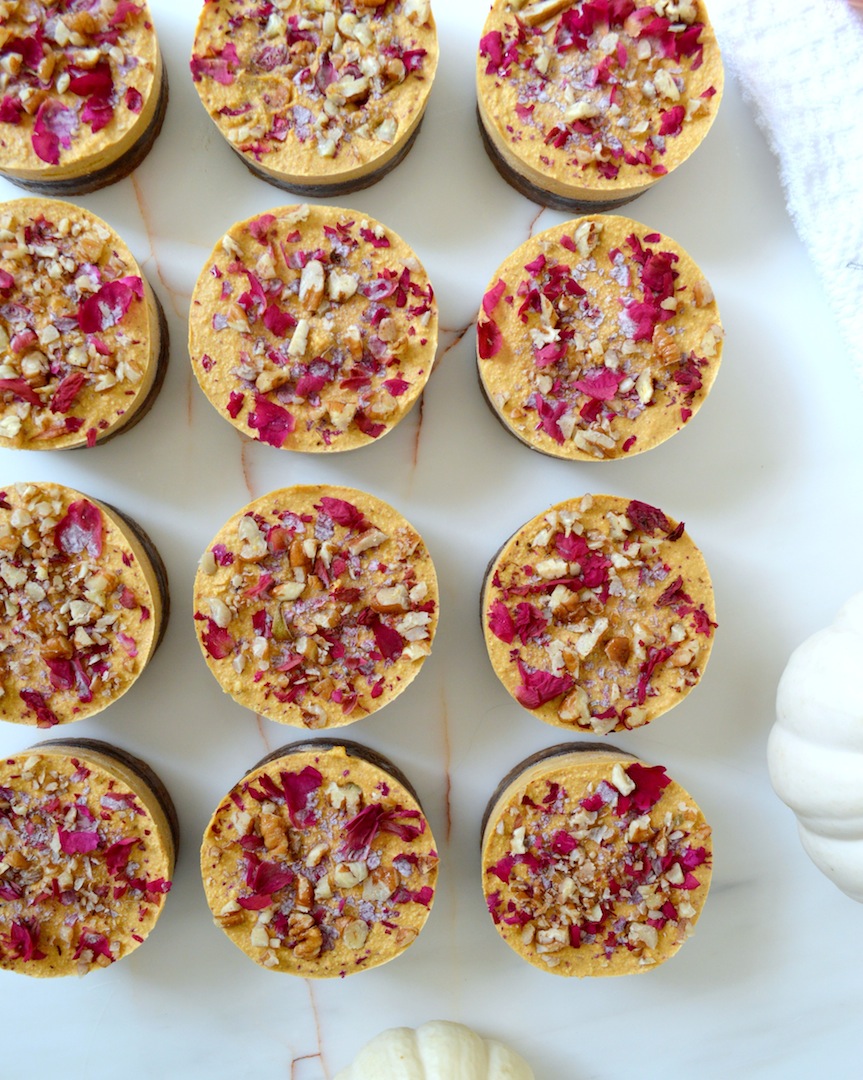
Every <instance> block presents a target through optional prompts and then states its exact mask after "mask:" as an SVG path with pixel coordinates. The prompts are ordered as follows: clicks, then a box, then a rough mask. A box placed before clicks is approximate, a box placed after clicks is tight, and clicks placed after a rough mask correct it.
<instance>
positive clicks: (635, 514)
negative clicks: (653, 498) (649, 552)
mask: <svg viewBox="0 0 863 1080" xmlns="http://www.w3.org/2000/svg"><path fill="white" fill-rule="evenodd" d="M626 516H627V517H628V518H629V520H630V521H631V522H632V526H633V528H635V529H640V530H641V531H642V532H644V533H647V535H648V536H653V535H654V533H655V532H656V531H657V530H659V531H660V532H668V531H669V530H670V528H671V523H670V522H669V520H668V518H667V517H666V516H665V514H663V512H662V511H661V510H659V509H658V508H657V507H655V506H650V505H649V503H645V502H639V500H638V499H632V500H631V502H630V503H629V505H628V506H627V508H626Z"/></svg>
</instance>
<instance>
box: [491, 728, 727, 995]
mask: <svg viewBox="0 0 863 1080" xmlns="http://www.w3.org/2000/svg"><path fill="white" fill-rule="evenodd" d="M712 859H713V848H712V841H711V831H710V826H709V825H708V824H707V823H706V821H705V820H704V815H703V814H702V812H701V810H700V808H699V807H698V805H697V803H696V802H695V801H694V799H693V798H692V796H691V795H689V793H688V792H686V791H685V790H684V789H683V788H682V787H681V786H680V785H679V784H677V783H675V782H674V781H673V780H672V779H671V778H670V777H669V776H668V775H667V774H666V771H665V769H664V767H663V766H661V765H647V764H646V763H645V762H643V761H639V760H637V759H636V758H634V757H632V756H630V755H629V754H624V753H622V752H621V751H619V750H615V749H612V748H611V747H608V748H606V747H602V748H595V747H593V746H591V745H589V744H587V745H584V746H582V747H572V746H565V745H563V746H555V747H551V748H550V749H549V750H546V751H543V752H541V753H539V754H535V755H534V756H533V757H531V758H529V759H528V760H527V761H524V762H522V763H521V765H519V766H517V767H516V768H515V769H514V770H513V771H512V772H511V773H510V774H509V775H508V776H507V777H506V778H505V779H504V781H503V782H502V783H501V785H500V787H499V788H498V790H497V792H496V793H495V795H494V796H493V797H492V800H491V802H490V803H489V807H488V810H487V811H486V819H485V821H484V823H483V839H482V873H483V889H484V891H485V896H486V903H487V905H488V910H489V913H490V914H491V917H492V919H493V920H494V924H495V927H496V929H497V931H498V933H499V934H500V936H501V937H502V938H503V939H504V941H506V943H507V944H508V945H509V946H510V947H511V948H512V949H514V950H515V952H516V953H517V954H518V955H519V956H521V957H522V958H523V959H524V960H526V961H527V962H528V963H530V964H533V965H534V966H535V967H538V968H539V969H540V970H543V971H551V972H553V973H554V974H555V975H564V976H566V975H569V976H571V975H575V976H578V977H581V976H584V975H630V974H637V973H638V972H643V971H650V970H651V969H652V968H654V967H656V965H657V964H661V963H663V962H664V961H665V960H668V959H669V958H670V957H671V956H673V955H674V953H676V952H677V950H678V949H679V948H680V946H681V945H682V944H683V942H684V941H686V939H687V938H688V937H689V936H690V935H691V934H692V932H693V929H694V927H695V923H696V921H697V920H698V918H699V916H700V915H701V912H702V909H703V907H704V902H705V900H706V899H707V892H708V889H709V888H710V880H711V876H712Z"/></svg>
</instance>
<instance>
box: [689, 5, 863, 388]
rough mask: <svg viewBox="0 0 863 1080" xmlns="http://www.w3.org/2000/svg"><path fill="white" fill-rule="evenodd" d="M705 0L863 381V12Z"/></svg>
mask: <svg viewBox="0 0 863 1080" xmlns="http://www.w3.org/2000/svg"><path fill="white" fill-rule="evenodd" d="M707 6H708V11H709V12H710V17H711V21H712V22H713V24H714V27H715V29H716V33H717V37H718V38H719V43H720V47H721V48H722V51H723V57H724V59H725V63H726V65H727V67H728V68H729V69H730V71H731V72H732V73H733V74H734V75H735V76H736V78H737V80H738V82H739V84H740V86H741V88H742V90H743V94H744V97H745V98H746V99H747V100H748V101H749V102H750V104H751V105H752V107H753V108H754V111H755V117H756V120H757V122H758V124H759V125H760V127H761V128H762V129H763V130H764V132H765V134H766V136H767V139H768V142H769V144H770V147H771V149H772V150H773V152H774V153H775V154H776V156H777V158H778V159H779V173H780V177H781V180H782V185H783V187H784V189H785V195H786V201H787V204H788V210H789V213H790V215H791V218H792V220H793V222H794V225H795V227H796V229H797V231H798V233H799V234H800V237H801V239H802V240H803V243H804V244H805V246H806V248H807V249H808V251H809V253H810V255H811V257H812V261H813V263H814V265H815V268H816V271H817V272H818V274H819V276H820V277H821V279H822V280H823V282H824V287H825V291H826V293H827V298H828V301H829V304H830V308H831V310H832V311H833V313H834V315H835V317H836V322H837V325H838V327H839V329H840V331H841V333H842V336H843V338H844V340H845V342H846V344H847V346H848V350H849V353H850V356H851V359H852V361H853V362H854V365H855V368H856V370H857V373H858V375H859V376H860V378H861V380H863V333H861V327H860V323H861V317H863V11H861V10H859V8H858V7H857V5H856V4H853V5H852V3H849V2H848V0H708V5H707Z"/></svg>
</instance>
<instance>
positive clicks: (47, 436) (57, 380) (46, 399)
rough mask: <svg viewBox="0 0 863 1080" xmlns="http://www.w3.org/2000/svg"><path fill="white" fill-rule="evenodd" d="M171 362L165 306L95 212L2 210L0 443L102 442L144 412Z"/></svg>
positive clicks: (32, 207) (52, 206)
mask: <svg viewBox="0 0 863 1080" xmlns="http://www.w3.org/2000/svg"><path fill="white" fill-rule="evenodd" d="M166 360H167V340H166V333H165V327H164V325H163V323H162V321H161V317H160V309H159V305H158V301H157V300H156V298H155V295H154V294H153V292H152V290H151V289H150V286H149V285H148V284H147V282H146V280H145V279H144V277H143V276H142V274H141V270H140V268H139V266H138V263H137V262H136V260H135V258H134V256H133V255H132V253H131V252H130V251H129V249H128V248H127V247H126V245H125V244H124V243H123V242H122V241H121V240H120V238H119V237H118V236H117V235H116V233H115V232H114V231H113V230H112V229H111V228H110V226H108V225H107V224H106V223H105V222H104V221H102V220H101V219H100V218H98V217H96V215H95V214H91V213H90V212H89V211H88V210H84V209H82V208H81V207H79V206H74V205H72V204H71V203H67V202H60V201H58V200H53V199H40V198H25V199H15V200H13V201H12V202H8V203H5V204H4V205H3V206H2V207H0V446H3V447H7V448H9V449H24V450H56V449H70V448H74V447H84V446H95V445H96V444H97V443H99V442H102V441H104V440H106V439H107V438H109V437H110V436H112V435H114V434H116V433H118V432H119V431H120V430H122V429H123V428H128V427H129V426H130V425H131V424H132V423H133V422H135V421H137V420H138V419H140V418H141V417H142V416H143V415H144V414H145V413H146V411H147V409H148V407H149V406H150V404H151V403H152V400H153V397H154V395H155V394H156V393H157V392H158V389H159V385H160V383H161V379H162V376H163V374H164V370H163V369H164V364H165V362H166Z"/></svg>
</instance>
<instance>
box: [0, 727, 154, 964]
mask: <svg viewBox="0 0 863 1080" xmlns="http://www.w3.org/2000/svg"><path fill="white" fill-rule="evenodd" d="M144 789H145V785H144V783H143V781H140V785H139V784H132V782H131V778H130V777H129V776H128V770H126V771H124V772H123V773H121V774H119V775H115V774H114V773H113V772H112V770H111V769H110V767H109V765H108V764H106V763H105V762H104V761H102V762H101V763H98V764H97V763H95V762H94V761H92V760H91V759H90V756H89V755H88V754H87V752H86V751H82V752H81V753H80V756H78V755H77V754H76V752H75V751H74V750H73V749H72V748H71V747H70V748H69V750H67V751H62V750H60V749H59V748H56V749H55V748H50V749H49V748H47V747H46V748H45V749H44V750H43V749H42V748H40V747H34V748H33V749H32V750H29V751H26V752H24V753H22V754H19V755H17V756H15V757H10V758H5V759H4V760H3V762H2V764H0V968H9V969H14V970H16V971H20V972H24V973H27V974H31V975H36V974H38V975H45V974H51V975H67V974H78V975H85V974H86V973H87V972H88V971H91V970H92V969H93V968H97V967H105V966H106V965H108V964H111V963H113V962H114V961H115V960H118V959H120V958H121V957H122V956H125V955H126V954H127V953H129V952H131V951H132V950H133V949H135V948H137V946H138V945H139V944H140V943H141V942H142V941H143V940H144V939H145V938H146V937H147V935H148V933H149V932H150V930H151V929H152V928H153V925H154V924H155V922H156V919H157V918H158V916H159V914H160V912H161V910H162V906H163V904H164V900H165V895H166V894H167V892H168V890H169V889H170V888H171V881H170V876H171V873H172V871H173V859H174V856H173V847H172V844H171V840H170V837H169V836H166V833H165V828H164V827H162V826H160V825H159V823H157V821H156V819H155V818H154V816H153V813H152V812H151V810H150V809H149V808H148V802H149V800H152V799H153V798H154V796H153V793H152V792H150V793H149V798H147V797H145V796H144V795H143V791H144ZM43 969H44V970H43Z"/></svg>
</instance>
